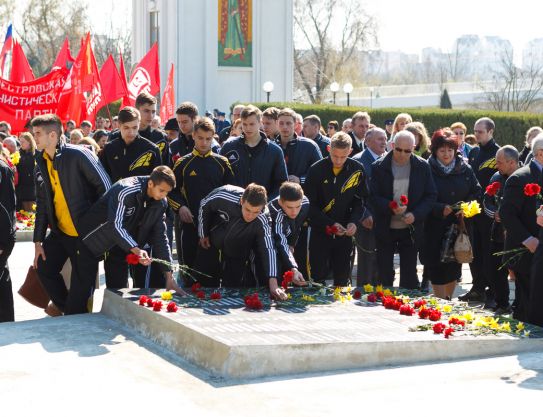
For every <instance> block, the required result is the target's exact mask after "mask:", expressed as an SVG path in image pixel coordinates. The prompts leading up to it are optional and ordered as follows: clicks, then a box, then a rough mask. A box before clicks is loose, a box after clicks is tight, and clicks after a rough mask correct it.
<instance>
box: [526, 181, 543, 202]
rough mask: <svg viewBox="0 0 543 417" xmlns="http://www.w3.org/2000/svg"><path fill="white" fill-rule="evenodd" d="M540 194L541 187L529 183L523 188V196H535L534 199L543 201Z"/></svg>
mask: <svg viewBox="0 0 543 417" xmlns="http://www.w3.org/2000/svg"><path fill="white" fill-rule="evenodd" d="M540 193H541V186H540V185H539V184H536V183H530V184H526V185H525V186H524V195H525V196H527V197H534V196H535V197H536V198H539V199H541V200H543V197H542V196H541V194H540Z"/></svg>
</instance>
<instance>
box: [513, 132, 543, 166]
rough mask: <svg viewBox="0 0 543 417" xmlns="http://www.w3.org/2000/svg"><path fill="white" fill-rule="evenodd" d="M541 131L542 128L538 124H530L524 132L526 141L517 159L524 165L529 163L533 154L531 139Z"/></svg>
mask: <svg viewBox="0 0 543 417" xmlns="http://www.w3.org/2000/svg"><path fill="white" fill-rule="evenodd" d="M541 132H543V129H542V128H540V127H539V126H532V127H531V128H529V129H528V131H527V132H526V142H525V143H524V148H523V149H522V151H521V152H520V155H519V156H518V160H519V161H520V162H522V163H523V164H524V165H526V164H529V163H530V161H531V160H532V159H533V157H534V155H533V153H532V141H533V140H534V138H535V137H536V136H537V135H539V134H540V133H541Z"/></svg>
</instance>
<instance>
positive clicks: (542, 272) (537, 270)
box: [528, 205, 543, 326]
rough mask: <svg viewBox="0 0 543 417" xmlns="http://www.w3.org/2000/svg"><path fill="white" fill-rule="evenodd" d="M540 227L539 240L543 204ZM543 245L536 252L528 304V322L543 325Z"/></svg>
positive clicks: (541, 209)
mask: <svg viewBox="0 0 543 417" xmlns="http://www.w3.org/2000/svg"><path fill="white" fill-rule="evenodd" d="M537 224H538V226H540V227H539V240H540V241H541V240H542V239H543V205H541V206H539V209H538V215H537ZM542 276H543V245H539V246H538V247H537V250H536V252H535V254H534V260H533V263H532V272H531V275H530V300H529V305H528V322H529V323H532V324H535V325H537V326H543V309H541V301H540V300H541V296H542V295H543V280H542V279H541V277H542Z"/></svg>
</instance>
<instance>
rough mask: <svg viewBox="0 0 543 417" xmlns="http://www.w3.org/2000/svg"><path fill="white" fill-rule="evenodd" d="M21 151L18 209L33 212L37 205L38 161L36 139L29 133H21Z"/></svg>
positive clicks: (18, 166) (17, 190) (17, 189)
mask: <svg viewBox="0 0 543 417" xmlns="http://www.w3.org/2000/svg"><path fill="white" fill-rule="evenodd" d="M19 140H20V142H21V149H19V154H20V159H19V163H18V164H17V172H18V174H19V182H18V183H17V188H16V193H17V208H18V209H19V210H20V209H23V210H26V211H31V210H32V206H33V205H34V204H35V203H36V188H35V186H34V167H35V165H36V159H35V157H34V154H35V152H36V142H34V137H33V136H32V134H30V133H28V132H24V133H21V135H20V136H19Z"/></svg>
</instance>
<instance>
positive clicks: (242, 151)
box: [220, 132, 288, 199]
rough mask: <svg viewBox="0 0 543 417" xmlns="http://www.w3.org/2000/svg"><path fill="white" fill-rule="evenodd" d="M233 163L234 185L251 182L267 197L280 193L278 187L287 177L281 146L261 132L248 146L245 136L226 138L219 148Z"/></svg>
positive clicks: (270, 197)
mask: <svg viewBox="0 0 543 417" xmlns="http://www.w3.org/2000/svg"><path fill="white" fill-rule="evenodd" d="M220 153H221V155H223V156H225V157H226V158H227V159H228V162H230V165H232V169H233V171H234V177H235V181H236V185H238V186H240V187H243V188H245V187H247V185H249V184H250V183H252V182H254V183H257V184H259V185H262V186H263V187H264V188H266V191H267V192H268V199H272V198H275V197H276V196H277V195H278V194H279V187H280V186H281V184H282V183H283V182H285V181H287V179H288V175H287V166H286V165H285V160H284V158H283V152H282V151H281V148H280V147H279V146H277V145H276V144H275V143H273V142H272V141H270V140H268V139H267V138H266V135H264V133H262V132H261V133H260V142H259V143H258V145H256V146H255V147H253V148H251V147H249V146H247V145H246V144H245V137H244V135H241V136H239V137H237V138H231V139H228V140H227V141H226V142H225V143H224V144H223V147H222V148H221V152H220Z"/></svg>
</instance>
